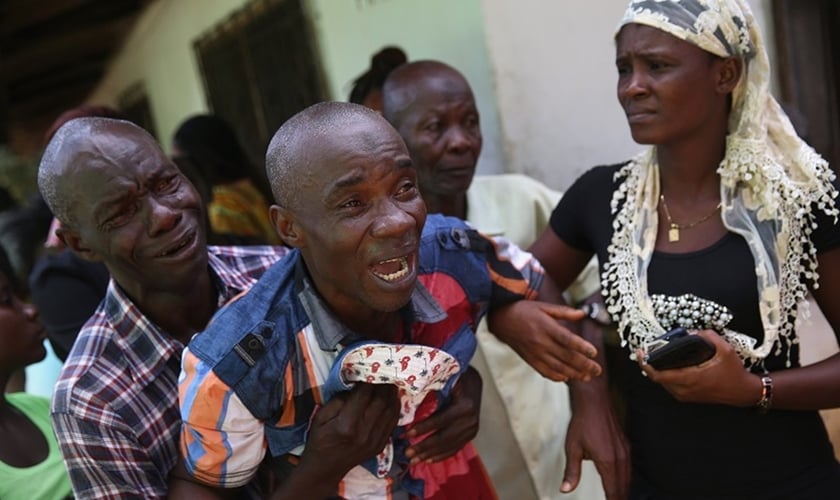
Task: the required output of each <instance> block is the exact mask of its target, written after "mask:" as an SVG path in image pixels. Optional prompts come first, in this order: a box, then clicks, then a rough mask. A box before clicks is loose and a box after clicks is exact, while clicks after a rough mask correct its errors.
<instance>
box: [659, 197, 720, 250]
mask: <svg viewBox="0 0 840 500" xmlns="http://www.w3.org/2000/svg"><path fill="white" fill-rule="evenodd" d="M659 201H660V202H661V203H662V208H663V209H664V210H665V218H666V219H668V241H669V242H670V243H673V242H675V241H680V230H681V229H682V230H686V229H691V228H692V227H694V226H697V225H699V224H702V223H704V222H706V221H707V220H709V219H710V218H711V217H712V216H713V215H715V214H716V213H717V211H718V210H720V202H718V204H717V206H716V207H715V209H714V210H712V211H711V212H709V213H707V214H706V215H704V216H703V217H701V218H699V219H697V220H696V221H694V222H690V223H688V224H680V223H677V222H674V219H672V218H671V211H670V210H668V204H667V203H665V195H664V194H660V195H659Z"/></svg>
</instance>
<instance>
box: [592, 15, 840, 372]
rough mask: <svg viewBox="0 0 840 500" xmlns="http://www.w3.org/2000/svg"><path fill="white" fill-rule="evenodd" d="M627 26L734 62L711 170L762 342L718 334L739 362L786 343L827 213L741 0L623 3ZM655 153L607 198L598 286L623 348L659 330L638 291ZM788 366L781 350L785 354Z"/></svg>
mask: <svg viewBox="0 0 840 500" xmlns="http://www.w3.org/2000/svg"><path fill="white" fill-rule="evenodd" d="M629 23H637V24H643V25H647V26H651V27H653V28H657V29H660V30H662V31H665V32H666V33H669V34H671V35H673V36H675V37H677V38H679V39H681V40H684V41H686V42H689V43H691V44H693V45H696V46H697V47H700V48H701V49H703V50H705V51H708V52H711V53H712V54H715V55H717V56H720V57H732V56H735V57H739V58H741V59H742V61H743V63H744V72H743V74H742V76H741V79H740V81H739V82H738V85H737V86H736V88H735V89H734V90H733V93H732V110H731V112H730V116H729V132H728V135H727V140H726V153H725V155H724V158H723V160H722V161H721V163H720V165H719V166H718V169H717V172H718V174H719V175H720V196H721V205H722V209H721V219H722V221H723V224H724V225H725V226H726V228H727V229H729V231H731V232H734V233H737V234H739V235H741V236H742V237H743V238H744V239H745V240H746V242H747V244H748V246H749V248H750V251H751V252H752V255H753V258H754V260H755V264H756V266H755V270H756V275H757V287H758V294H759V311H760V314H761V322H762V325H763V328H764V340H763V342H762V343H761V344H760V345H756V340H755V339H753V338H751V337H748V336H746V335H743V334H740V333H737V332H733V331H729V330H725V331H724V332H723V333H724V336H725V337H726V338H727V340H728V341H729V342H730V343H731V344H732V345H733V346H734V347H735V349H736V351H738V353H739V355H740V356H741V357H742V359H743V360H744V362H745V364H746V365H747V366H752V365H754V364H757V363H761V361H762V360H763V359H764V358H765V357H767V356H768V355H769V354H770V353H771V352H773V350H774V349H775V350H776V351H775V352H776V353H781V352H782V349H783V347H784V346H788V347H789V346H790V344H791V343H793V342H795V335H794V323H795V315H796V310H797V305H798V304H799V303H800V301H802V299H804V298H805V295H806V293H807V286H806V282H807V281H811V282H813V283H814V286H815V287H816V286H817V285H816V281H817V257H816V249H815V248H814V247H813V246H812V245H811V243H810V235H811V232H812V231H813V229H814V228H815V227H816V222H815V213H814V212H815V210H822V211H824V212H825V213H826V214H828V215H830V216H834V217H835V220H836V217H837V213H838V212H837V209H836V208H835V205H834V197H835V196H836V191H835V190H834V188H833V187H832V184H831V181H832V180H833V178H834V175H833V173H832V172H831V170H830V169H829V168H828V164H827V163H826V161H825V160H823V159H822V158H821V157H820V156H819V155H818V154H817V153H816V152H815V151H814V150H813V149H812V148H811V147H810V146H808V145H807V144H806V143H805V142H804V141H802V139H800V138H799V137H798V136H797V135H796V132H795V131H794V129H793V126H792V125H791V123H790V120H788V118H787V116H785V114H784V112H783V111H782V110H781V107H780V106H779V104H778V103H777V102H776V100H775V99H774V98H773V97H772V96H771V95H770V91H769V79H770V68H769V63H768V58H767V51H766V49H765V47H764V43H763V41H762V39H761V34H760V33H759V28H758V25H757V24H756V22H755V19H754V17H753V14H752V12H751V11H750V8H749V6H748V5H747V2H746V0H633V1H631V2H630V5H629V6H628V8H627V11H626V13H625V15H624V18H623V19H622V21H621V23H620V25H619V29H620V28H621V26H624V25H626V24H629ZM656 158H657V155H656V148H655V147H652V148H650V149H649V150H648V151H646V152H645V153H642V154H641V155H639V156H637V157H636V158H635V159H634V160H633V161H631V162H630V163H628V164H627V165H626V166H625V167H623V168H622V169H621V170H620V171H619V172H618V173H617V179H621V178H623V179H624V181H623V182H622V184H621V185H620V187H619V188H618V189H617V190H616V192H615V193H614V195H613V199H612V210H613V213H615V214H616V217H615V222H614V224H613V227H614V228H615V232H614V233H613V238H612V242H611V245H610V246H609V249H608V253H609V260H608V262H607V264H606V266H605V273H604V279H603V289H604V290H605V291H606V301H607V305H608V310H609V312H610V313H611V314H612V316H613V317H614V318H618V320H619V321H618V322H619V331H620V332H621V333H622V338H623V343H624V344H625V345H626V344H627V343H628V342H629V344H630V345H631V346H632V347H633V349H632V351H635V348H642V349H645V348H646V346H647V344H648V343H649V342H650V341H651V340H652V339H653V338H654V337H656V336H658V335H660V334H662V333H664V328H663V327H662V326H661V325H660V323H659V322H658V321H657V318H656V315H655V314H654V308H653V306H652V301H651V298H650V296H649V294H648V290H647V271H648V265H649V263H650V259H651V256H652V254H653V250H654V246H655V243H656V235H657V224H658V212H657V203H658V200H659V189H660V186H659V168H658V165H657V160H656ZM787 353H788V354H787V356H788V358H787V363H788V365H790V349H787Z"/></svg>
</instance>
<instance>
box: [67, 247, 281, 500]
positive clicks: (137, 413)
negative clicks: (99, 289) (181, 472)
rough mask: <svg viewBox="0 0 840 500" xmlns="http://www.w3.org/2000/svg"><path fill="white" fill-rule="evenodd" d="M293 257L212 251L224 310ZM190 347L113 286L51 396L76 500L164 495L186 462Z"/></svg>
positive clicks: (269, 251) (265, 250) (276, 252)
mask: <svg viewBox="0 0 840 500" xmlns="http://www.w3.org/2000/svg"><path fill="white" fill-rule="evenodd" d="M286 253H287V249H285V248H282V247H281V248H274V247H209V248H208V254H209V264H210V268H211V269H212V270H213V271H214V273H215V280H216V284H217V289H218V290H219V304H220V305H222V304H224V303H226V302H227V301H228V300H230V299H231V298H233V297H234V296H236V295H238V294H239V293H241V292H243V291H246V290H248V289H250V287H251V286H252V285H253V284H254V283H255V282H256V279H257V278H259V276H261V275H262V274H263V272H265V270H266V269H268V268H269V267H270V266H271V264H272V263H274V262H275V261H277V260H278V259H279V258H280V257H282V256H283V255H285V254H286ZM183 347H184V346H183V345H182V344H181V343H180V342H179V341H177V340H175V339H174V338H172V337H170V336H169V335H168V334H167V333H166V332H164V331H162V330H161V329H160V328H159V327H158V326H157V325H155V324H153V323H152V322H151V321H149V319H148V318H146V317H145V316H144V315H143V313H142V312H140V310H138V309H137V306H136V305H135V304H134V303H133V302H132V301H131V299H130V298H129V297H128V296H127V295H126V294H125V293H124V292H123V291H122V289H120V288H119V287H118V286H116V284H115V283H114V282H113V281H111V283H110V284H109V285H108V292H107V294H106V295H105V299H104V300H103V301H102V304H100V306H99V308H98V309H97V310H96V312H95V313H94V314H93V316H92V317H91V318H90V319H89V320H88V322H87V323H86V324H85V326H84V327H82V330H81V331H80V332H79V336H78V339H77V340H76V343H75V344H74V346H73V349H72V351H71V353H70V356H69V357H68V358H67V362H66V364H65V365H64V368H63V369H62V371H61V376H60V377H59V380H58V382H57V384H56V388H55V393H54V394H53V400H52V422H53V428H54V430H55V433H56V436H57V438H58V442H59V445H60V447H61V452H62V454H63V455H64V460H65V463H66V465H67V470H68V472H69V474H70V480H71V482H72V483H73V492H74V493H75V495H76V497H77V498H143V499H145V498H158V497H164V496H166V492H167V476H168V475H169V472H170V471H171V470H172V468H173V467H174V466H175V463H176V461H177V459H178V436H179V432H180V427H181V416H180V413H179V411H178V374H179V372H180V364H181V351H182V349H183Z"/></svg>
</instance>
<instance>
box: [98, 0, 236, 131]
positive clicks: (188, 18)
mask: <svg viewBox="0 0 840 500" xmlns="http://www.w3.org/2000/svg"><path fill="white" fill-rule="evenodd" d="M245 3H246V0H156V1H154V2H151V3H150V4H149V6H148V7H147V8H146V10H145V11H144V12H143V14H142V15H141V16H140V19H139V20H138V22H137V24H136V25H135V27H134V29H133V30H132V32H131V33H130V34H129V36H128V37H127V39H126V40H125V43H124V44H123V46H122V48H121V49H120V51H119V53H118V54H117V55H116V57H115V58H114V59H113V61H112V62H111V64H110V66H109V68H108V70H107V72H106V74H105V77H104V78H103V80H102V81H101V82H100V84H99V86H98V87H97V88H96V89H95V90H94V92H93V93H92V94H91V95H90V97H88V99H87V102H91V103H101V104H110V105H116V104H117V99H118V97H119V96H120V95H121V94H122V92H123V91H125V90H126V89H127V88H128V87H130V86H132V85H134V84H136V83H142V84H143V85H145V87H146V92H147V95H148V96H149V103H150V106H151V108H152V115H153V117H154V120H155V127H156V129H157V132H158V136H159V138H160V140H161V141H162V142H163V145H164V147H165V148H169V146H170V141H171V139H172V134H173V133H174V132H175V129H176V128H177V127H178V125H179V124H180V123H181V121H183V120H184V118H187V117H188V116H190V115H192V114H195V113H200V112H204V111H206V110H207V102H206V100H205V97H204V89H203V87H202V83H201V74H200V73H199V69H198V62H197V60H196V58H195V55H194V53H193V47H192V44H193V41H194V40H195V39H196V38H197V37H198V36H199V35H200V34H201V33H203V32H204V31H206V30H207V29H209V28H211V27H212V26H214V25H216V23H218V22H219V21H220V20H222V19H224V18H226V17H227V16H229V15H230V14H231V13H232V12H234V11H236V10H237V9H238V8H240V7H241V6H242V5H244V4H245Z"/></svg>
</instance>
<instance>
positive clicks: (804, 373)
mask: <svg viewBox="0 0 840 500" xmlns="http://www.w3.org/2000/svg"><path fill="white" fill-rule="evenodd" d="M616 41H617V47H616V53H617V57H616V65H617V67H618V72H619V82H618V97H619V101H620V102H621V104H622V106H623V107H624V109H625V112H626V113H627V116H628V123H629V124H630V128H631V132H632V134H633V137H634V139H635V140H636V141H637V142H640V143H645V144H655V145H656V146H657V155H658V156H657V159H658V162H659V165H660V173H661V191H662V193H663V194H664V195H665V198H666V200H667V203H668V208H669V211H670V213H671V217H672V219H673V220H675V221H678V222H682V223H687V222H688V221H692V220H697V219H699V218H702V217H703V216H704V215H706V214H708V213H709V212H710V211H712V210H713V209H714V207H715V206H716V205H717V203H718V202H719V190H720V185H719V178H718V176H717V174H716V169H717V165H718V164H719V163H720V161H721V160H722V158H723V155H724V151H725V140H726V133H727V120H728V113H729V102H730V94H731V92H732V89H733V88H734V87H735V85H736V84H737V82H738V79H739V78H740V76H741V73H742V64H741V61H740V60H738V59H735V58H717V57H714V56H712V55H710V54H708V53H706V52H704V51H702V50H701V49H698V48H697V47H695V46H693V45H691V44H688V43H686V42H682V41H680V40H678V39H677V38H675V37H672V36H670V35H668V34H666V33H664V32H661V31H659V30H656V29H654V28H650V27H646V26H640V25H634V24H630V25H627V26H625V27H623V28H622V29H621V31H620V33H619V35H618V37H617V40H616ZM671 200H673V202H672V201H671ZM659 210H660V213H659V217H660V220H666V214H665V213H664V209H663V207H662V206H661V204H660V207H659ZM667 230H668V228H667V226H666V225H665V224H660V225H659V228H658V233H657V241H656V249H657V250H662V251H667V252H674V253H685V252H691V251H695V250H700V249H703V248H706V247H708V246H709V245H711V244H713V243H714V242H716V241H718V240H719V239H720V238H721V237H723V235H724V233H725V229H724V228H723V226H722V223H721V222H720V218H719V217H712V218H710V219H709V220H708V221H707V222H704V223H702V224H698V225H697V226H696V227H695V228H692V229H691V230H687V231H683V232H682V233H681V238H680V241H678V242H669V241H668V237H667ZM531 251H532V252H534V254H535V255H537V256H538V258H540V260H541V262H543V264H544V265H545V267H546V270H547V271H548V273H549V274H550V275H551V276H553V277H554V279H555V280H556V281H557V282H558V284H559V285H560V286H564V285H565V284H567V283H569V282H570V281H571V278H572V277H573V276H574V275H575V274H576V273H577V272H578V271H579V270H580V268H581V267H582V266H583V263H585V262H586V260H587V259H588V258H589V257H590V255H588V254H585V253H582V252H580V251H577V250H575V249H573V248H571V247H570V246H568V245H567V244H565V242H563V241H562V240H560V239H559V238H558V237H557V236H556V235H555V234H554V233H553V232H552V231H548V230H547V231H546V232H544V233H543V235H542V236H541V237H540V239H539V240H538V241H537V242H536V243H535V244H534V246H532V248H531ZM818 261H819V266H820V267H819V270H820V288H819V289H817V290H813V293H814V297H815V298H816V300H817V303H818V304H819V305H820V308H821V309H822V310H823V311H825V313H826V317H827V319H828V321H829V323H830V324H831V325H832V327H833V328H836V327H837V325H839V324H840V304H838V300H840V299H838V295H837V294H838V287H840V282H838V281H837V280H838V279H840V267H838V266H840V250H832V251H829V252H825V253H823V254H821V255H819V257H818ZM698 334H699V335H703V336H704V337H705V338H707V339H708V340H710V341H711V342H713V343H715V345H716V347H717V349H718V351H717V353H716V355H715V357H714V358H712V359H711V360H709V361H707V362H705V363H703V364H701V365H698V366H694V367H688V368H683V369H677V370H666V371H661V372H659V371H656V370H653V369H652V368H651V367H650V366H648V365H644V364H641V363H640V367H641V369H642V370H644V371H645V372H646V373H647V375H648V376H649V377H650V379H651V380H653V381H654V382H657V383H660V384H662V385H663V386H664V387H665V388H666V389H667V390H668V391H669V392H671V394H673V395H674V396H675V397H676V398H677V399H678V400H680V401H685V402H695V403H718V404H729V405H734V406H743V407H748V406H752V405H754V404H755V403H756V401H758V399H759V397H760V394H761V385H760V379H759V377H757V376H756V375H754V374H751V373H749V372H748V371H746V370H745V369H744V366H743V363H742V362H741V360H740V358H738V356H737V354H735V352H734V349H732V347H731V346H729V344H728V343H726V342H725V341H723V339H722V338H721V337H720V336H719V335H718V334H717V333H715V332H711V331H701V332H698ZM596 345H597V344H596ZM838 370H840V355H834V356H832V357H830V358H828V359H826V360H825V361H822V362H820V363H817V364H815V365H811V366H808V367H805V368H795V369H790V370H784V371H782V372H777V373H773V374H772V376H773V381H774V396H773V406H774V407H775V408H784V409H811V410H813V409H821V408H828V407H832V406H837V405H838V404H840V383H839V382H838V380H837V377H836V373H837V371H838ZM580 403H581V404H583V405H586V406H585V407H583V408H582V407H581V406H580V405H577V404H576V405H575V415H574V417H573V422H572V425H573V426H575V427H578V426H577V423H576V422H575V420H577V419H578V418H581V419H582V418H583V416H584V415H592V414H597V413H598V412H599V410H598V407H599V406H603V405H604V399H603V398H590V399H586V400H584V399H581V400H580ZM605 411H607V410H606V409H602V410H600V413H601V414H602V415H603V414H604V413H603V412H605ZM580 427H582V428H581V429H580V432H584V433H585V434H586V435H587V436H588V438H587V441H588V442H589V448H588V449H586V450H585V451H586V452H587V453H590V454H602V455H604V456H616V455H617V452H616V450H620V449H621V448H622V445H621V442H622V441H623V438H621V437H620V436H618V434H619V432H620V431H619V429H618V427H617V426H615V425H614V424H612V423H610V422H608V421H601V422H599V421H595V422H593V423H590V425H588V426H580ZM571 430H572V426H570V432H571ZM628 477H629V476H628ZM605 485H606V483H605ZM618 491H619V492H620V493H617V495H618V496H615V498H624V496H621V495H626V493H623V492H626V491H627V490H626V487H625V488H622V489H621V490H618Z"/></svg>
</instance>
